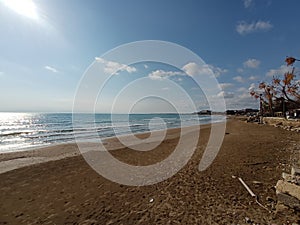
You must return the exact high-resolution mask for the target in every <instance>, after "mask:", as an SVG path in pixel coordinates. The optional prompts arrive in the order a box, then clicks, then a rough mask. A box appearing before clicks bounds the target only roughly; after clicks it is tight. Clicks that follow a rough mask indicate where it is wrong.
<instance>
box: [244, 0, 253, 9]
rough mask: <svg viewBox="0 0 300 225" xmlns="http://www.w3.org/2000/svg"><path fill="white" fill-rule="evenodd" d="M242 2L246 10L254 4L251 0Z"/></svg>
mask: <svg viewBox="0 0 300 225" xmlns="http://www.w3.org/2000/svg"><path fill="white" fill-rule="evenodd" d="M243 2H244V7H245V8H246V9H247V8H249V7H251V6H252V5H253V4H254V1H253V0H243Z"/></svg>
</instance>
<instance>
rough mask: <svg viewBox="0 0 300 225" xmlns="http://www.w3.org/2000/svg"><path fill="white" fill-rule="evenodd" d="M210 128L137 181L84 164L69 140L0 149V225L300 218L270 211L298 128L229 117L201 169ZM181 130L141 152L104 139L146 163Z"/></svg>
mask: <svg viewBox="0 0 300 225" xmlns="http://www.w3.org/2000/svg"><path fill="white" fill-rule="evenodd" d="M209 132H210V127H209V126H208V125H205V126H201V134H200V138H199V141H198V145H197V149H196V151H195V153H194V154H193V156H192V159H191V160H190V161H189V162H188V163H187V165H186V166H184V168H183V169H181V170H180V171H179V172H178V173H177V174H176V175H174V176H172V177H171V178H169V179H167V180H165V181H163V182H160V183H157V184H154V185H149V186H140V187H132V186H126V185H122V184H118V183H114V182H111V181H109V180H107V179H105V178H103V177H102V176H100V175H99V174H98V173H96V172H95V171H94V170H92V169H91V167H90V166H89V165H88V164H87V163H86V162H85V160H84V159H83V157H82V156H81V155H80V154H79V151H78V148H77V146H76V145H75V144H62V145H55V146H49V147H46V148H43V149H36V150H32V151H26V152H18V153H7V154H2V155H0V172H1V174H0V180H1V183H0V193H1V194H0V201H1V206H0V224H292V223H300V221H299V218H300V212H299V211H294V210H291V209H286V210H283V211H279V212H278V211H276V208H275V206H276V194H275V188H274V186H275V184H276V182H277V181H278V180H279V179H280V177H281V173H282V172H284V171H286V172H288V171H290V163H291V161H292V159H291V157H292V156H293V155H295V153H296V154H298V153H297V151H298V152H299V146H300V138H299V137H300V133H299V132H298V133H297V132H291V131H286V130H283V129H280V128H275V127H272V126H268V125H258V124H250V123H245V122H243V121H240V120H237V119H230V120H229V121H228V122H227V128H226V135H225V137H224V142H223V145H222V147H221V150H220V152H219V154H218V155H217V157H216V159H215V160H214V161H213V163H212V165H211V166H210V167H209V168H208V169H206V170H205V171H202V172H200V171H199V170H198V164H199V162H200V159H201V157H202V155H203V151H204V149H205V146H206V144H207V141H208V137H209ZM179 135H180V129H171V130H168V131H167V138H166V139H165V140H164V141H163V142H162V143H161V144H160V145H159V146H158V147H156V148H155V149H153V150H151V151H147V152H141V151H132V150H131V149H130V148H124V147H123V145H122V144H120V143H118V141H117V139H116V138H113V139H109V140H107V141H106V143H105V145H106V146H107V147H108V149H117V150H114V151H111V154H112V155H113V156H114V157H115V158H117V159H118V160H120V161H123V162H126V163H128V164H131V165H151V164H153V163H156V162H159V161H161V160H163V159H165V158H166V157H167V156H168V155H170V154H171V153H172V151H173V150H174V148H175V146H176V145H177V143H178V138H179ZM189 135H193V132H191V133H189ZM139 137H140V138H145V137H147V134H142V135H139ZM145 144H147V143H145ZM86 145H87V146H88V147H89V148H90V149H93V148H94V147H95V146H94V145H95V144H93V143H86ZM238 177H241V178H242V179H243V180H244V181H245V182H246V183H247V184H248V185H249V187H250V188H251V190H252V191H253V192H254V193H255V194H256V195H257V196H258V197H259V201H260V202H261V203H262V205H264V206H265V208H262V207H261V206H259V205H258V204H257V203H256V202H255V199H254V198H253V197H251V196H250V195H249V193H248V192H247V190H246V189H245V188H244V187H243V186H242V185H241V183H240V182H239V180H238V179H237V178H238Z"/></svg>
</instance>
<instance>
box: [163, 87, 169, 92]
mask: <svg viewBox="0 0 300 225" xmlns="http://www.w3.org/2000/svg"><path fill="white" fill-rule="evenodd" d="M161 90H163V91H168V90H170V88H168V87H164V88H162V89H161Z"/></svg>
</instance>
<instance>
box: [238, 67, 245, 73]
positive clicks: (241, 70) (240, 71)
mask: <svg viewBox="0 0 300 225" xmlns="http://www.w3.org/2000/svg"><path fill="white" fill-rule="evenodd" d="M236 71H237V72H238V73H243V72H244V70H243V69H242V68H237V69H236Z"/></svg>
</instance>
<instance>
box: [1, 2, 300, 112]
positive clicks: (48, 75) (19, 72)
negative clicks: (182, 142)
mask: <svg viewBox="0 0 300 225" xmlns="http://www.w3.org/2000/svg"><path fill="white" fill-rule="evenodd" d="M8 1H10V2H15V1H16V0H0V34H1V39H0V49H1V51H0V103H1V104H0V111H45V112H70V111H71V110H72V105H73V99H74V96H75V93H76V90H77V87H78V85H79V82H80V79H81V77H82V76H83V74H84V72H85V71H86V70H87V68H88V67H89V65H90V64H92V63H93V62H94V61H95V59H96V57H98V58H101V56H103V54H105V53H106V52H107V51H110V50H111V49H114V48H116V47H117V46H119V45H122V44H126V43H131V42H135V41H142V40H162V41H167V42H173V43H176V44H178V45H181V46H183V47H185V48H187V49H190V50H191V51H192V52H194V53H196V54H197V55H198V56H199V57H201V58H202V59H203V60H204V61H205V63H206V64H207V65H206V68H209V69H210V70H212V71H213V72H214V73H215V75H216V77H217V80H218V82H219V88H221V89H222V90H218V91H219V94H218V96H219V97H220V96H223V97H224V98H225V102H226V107H227V108H228V109H237V108H246V107H255V108H257V107H258V103H257V102H256V101H255V100H254V99H252V98H251V97H250V96H249V88H251V87H253V85H254V84H257V83H259V82H260V81H268V80H270V79H271V78H272V76H273V75H280V74H282V72H283V71H284V70H285V66H284V59H285V57H286V56H294V57H298V58H299V54H300V44H299V43H300V42H299V40H300V30H299V26H298V24H297V21H298V20H299V18H298V17H299V8H300V2H299V1H297V0H289V1H285V2H284V1H279V0H278V1H276V0H232V1H221V0H206V1H204V0H203V1H201V0H198V1H174V0H172V1H171V0H165V1H156V0H151V1H138V0H136V1H135V0H129V1H115V0H111V1H100V0H99V1H96V0H95V1H92V0H87V1H83V0H81V1H79V0H72V1H71V0H49V1H47V0H32V1H30V0H26V1H25V0H22V1H21V2H23V3H20V2H18V1H16V2H17V3H15V4H14V3H13V4H11V3H8ZM24 2H25V3H24ZM96 63H104V64H105V65H106V66H107V65H109V62H108V61H107V60H106V61H103V60H102V61H101V60H100V62H99V60H98V62H96ZM113 63H115V64H112V65H121V64H122V63H121V62H113ZM118 63H119V64H118ZM189 63H192V62H186V64H185V65H183V67H181V68H173V67H172V66H168V65H164V64H160V63H141V64H139V65H129V67H130V68H132V70H129V71H128V70H126V69H125V70H123V71H121V72H120V73H118V74H117V75H116V76H114V77H113V78H112V79H111V80H110V82H109V83H108V84H107V87H106V90H103V93H102V98H99V99H100V100H101V101H100V100H99V101H98V103H97V106H96V109H97V111H99V112H108V111H109V110H110V106H109V104H110V103H111V102H112V101H113V100H114V99H115V96H116V93H118V92H119V91H120V90H121V89H122V87H124V86H126V85H127V84H129V83H130V82H132V81H133V80H134V79H138V78H141V77H146V78H148V80H149V83H147V82H146V83H147V84H144V85H146V86H147V87H153V88H154V87H155V88H158V87H160V91H157V92H158V93H160V94H161V95H164V94H163V93H165V92H166V93H168V94H170V93H173V97H174V96H175V98H178V104H182V107H183V108H184V107H185V104H184V103H186V101H185V100H184V97H183V99H181V97H180V96H179V95H178V96H177V95H176V93H178V92H176V91H173V90H172V85H171V84H170V85H171V86H168V85H169V84H167V83H164V82H167V81H166V80H168V79H169V80H172V81H173V82H175V83H177V84H178V85H180V86H181V87H182V88H183V89H184V90H185V91H186V92H187V93H188V95H189V97H190V98H191V99H192V100H193V101H194V103H195V105H196V107H197V109H204V108H207V106H208V105H207V98H205V96H204V95H203V93H202V91H201V90H200V89H199V87H197V85H195V83H194V82H193V80H191V78H193V77H192V76H189V74H188V73H189V72H188V71H189V69H192V66H193V65H192V64H189ZM184 66H186V67H184ZM119 68H120V67H119ZM183 72H185V73H187V74H185V75H182V73H183ZM99 76H101V74H99ZM150 81H151V82H152V83H151V82H150ZM153 82H155V83H153ZM164 85H165V86H164ZM146 86H145V87H146ZM197 88H198V89H197ZM144 90H145V88H143V87H141V88H136V89H134V91H133V92H134V93H132V95H134V96H135V98H138V96H139V95H141V94H142V93H143V91H144ZM164 91H165V92H164ZM104 96H105V98H104ZM206 97H207V96H206ZM132 101H133V100H132V99H131V98H127V99H126V98H125V97H124V99H122V101H119V102H121V103H118V104H119V105H118V106H120V107H119V109H118V110H117V111H118V112H124V111H126V107H125V106H127V105H131V103H132ZM180 102H181V103H180ZM122 105H124V107H125V108H124V107H122ZM171 105H172V103H166V102H165V103H163V101H162V100H158V99H155V98H148V99H145V100H144V101H141V103H140V105H139V107H137V109H136V112H150V111H153V112H154V111H155V112H156V111H157V112H163V111H172V106H171ZM190 109H191V108H189V107H188V106H187V107H186V110H183V111H189V110H190ZM82 110H83V111H84V105H82Z"/></svg>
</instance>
